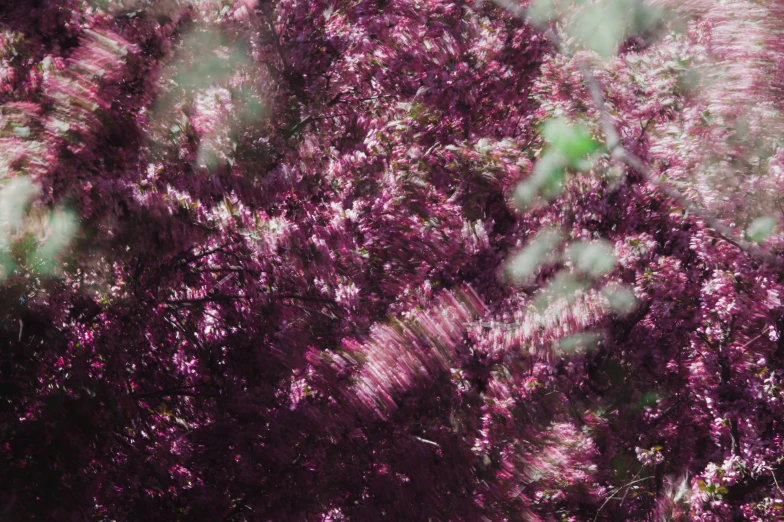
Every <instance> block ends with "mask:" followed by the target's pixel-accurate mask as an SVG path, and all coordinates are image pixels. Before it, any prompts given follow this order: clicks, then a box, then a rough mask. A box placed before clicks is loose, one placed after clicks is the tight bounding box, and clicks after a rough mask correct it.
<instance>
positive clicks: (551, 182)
mask: <svg viewBox="0 0 784 522" xmlns="http://www.w3.org/2000/svg"><path fill="white" fill-rule="evenodd" d="M565 167H566V160H565V158H564V157H563V155H562V154H560V153H559V152H548V153H546V154H545V155H544V156H542V157H541V158H540V159H539V161H538V162H537V163H536V166H535V167H534V172H533V174H532V175H531V177H530V178H528V179H527V180H525V181H524V182H522V183H520V185H518V186H517V190H516V191H515V196H514V198H515V203H516V205H517V206H518V208H520V209H521V210H525V209H526V208H528V206H529V205H530V204H531V203H533V201H534V200H535V199H536V197H537V196H539V195H540V194H541V195H542V196H544V197H545V198H547V199H548V200H552V199H555V198H557V197H558V196H560V195H561V192H563V185H564V179H565V175H566V171H565V170H564V169H565Z"/></svg>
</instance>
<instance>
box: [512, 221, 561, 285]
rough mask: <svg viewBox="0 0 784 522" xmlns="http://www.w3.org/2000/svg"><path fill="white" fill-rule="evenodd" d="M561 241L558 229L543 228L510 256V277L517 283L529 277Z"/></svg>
mask: <svg viewBox="0 0 784 522" xmlns="http://www.w3.org/2000/svg"><path fill="white" fill-rule="evenodd" d="M561 241H562V237H561V233H560V232H559V231H558V230H554V229H545V230H542V231H541V232H539V233H538V234H536V236H535V237H534V238H533V239H532V240H531V242H530V243H529V244H528V246H526V247H525V248H524V249H522V250H521V251H520V252H519V253H518V254H517V255H515V256H514V258H512V261H511V263H510V265H509V273H510V275H511V277H512V279H513V280H514V281H516V282H518V283H519V282H523V281H525V280H526V279H528V278H529V277H531V276H532V275H533V274H534V273H535V272H536V271H537V270H538V269H539V266H541V265H542V264H543V263H544V262H545V261H546V259H547V257H548V255H549V254H551V252H552V251H553V249H555V248H556V247H557V246H558V245H560V243H561Z"/></svg>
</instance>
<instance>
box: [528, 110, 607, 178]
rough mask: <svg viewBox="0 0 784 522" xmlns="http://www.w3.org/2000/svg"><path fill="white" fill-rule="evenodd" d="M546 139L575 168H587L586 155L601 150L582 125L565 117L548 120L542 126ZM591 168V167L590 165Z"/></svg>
mask: <svg viewBox="0 0 784 522" xmlns="http://www.w3.org/2000/svg"><path fill="white" fill-rule="evenodd" d="M542 134H543V136H544V139H545V140H546V141H547V143H549V144H550V145H551V146H552V147H553V148H555V149H557V150H558V151H559V152H560V153H561V154H563V156H564V157H565V158H566V161H567V162H568V163H569V165H570V166H571V167H573V168H578V169H581V170H585V164H584V162H583V161H581V160H583V159H584V158H585V156H587V155H589V154H592V153H594V152H596V151H597V150H599V144H598V143H597V142H596V141H594V140H593V138H591V134H590V133H589V132H588V129H586V128H585V127H584V126H582V125H571V124H570V123H569V122H568V121H567V120H565V119H563V118H556V119H552V120H548V121H547V122H546V123H545V124H544V127H543V128H542ZM588 168H590V167H588Z"/></svg>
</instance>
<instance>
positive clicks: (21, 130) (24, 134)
mask: <svg viewBox="0 0 784 522" xmlns="http://www.w3.org/2000/svg"><path fill="white" fill-rule="evenodd" d="M14 134H15V135H16V136H19V137H20V138H29V137H30V127H14Z"/></svg>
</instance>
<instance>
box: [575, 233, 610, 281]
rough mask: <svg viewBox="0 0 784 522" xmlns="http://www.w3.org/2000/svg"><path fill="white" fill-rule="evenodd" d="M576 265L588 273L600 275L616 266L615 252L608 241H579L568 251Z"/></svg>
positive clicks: (595, 275)
mask: <svg viewBox="0 0 784 522" xmlns="http://www.w3.org/2000/svg"><path fill="white" fill-rule="evenodd" d="M567 255H568V256H569V259H570V260H571V261H572V263H574V265H575V266H576V267H577V268H578V269H579V270H581V271H582V272H585V273H586V274H588V275H591V276H594V277H598V276H601V275H604V274H606V273H608V272H611V271H612V270H613V269H614V268H615V252H614V250H613V247H612V245H611V244H610V243H609V242H607V241H594V242H591V243H584V242H578V243H574V244H573V245H572V246H570V247H569V251H568V252H567Z"/></svg>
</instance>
